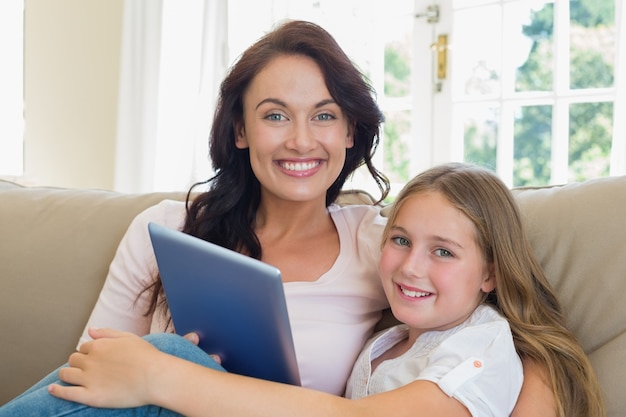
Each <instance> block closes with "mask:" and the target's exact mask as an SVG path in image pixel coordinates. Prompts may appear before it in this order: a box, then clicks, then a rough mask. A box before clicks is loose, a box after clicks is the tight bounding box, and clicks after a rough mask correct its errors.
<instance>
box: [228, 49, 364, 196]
mask: <svg viewBox="0 0 626 417" xmlns="http://www.w3.org/2000/svg"><path fill="white" fill-rule="evenodd" d="M243 104H244V120H243V125H242V126H237V127H236V146H237V147H238V148H240V149H243V148H249V149H250V163H251V165H252V169H253V171H254V174H255V175H256V177H257V178H258V179H259V181H260V183H261V188H262V192H263V198H268V197H270V196H274V197H278V198H280V199H283V200H288V201H309V200H312V199H320V198H323V199H325V196H326V190H327V189H328V188H329V187H330V186H331V185H332V184H333V182H335V180H336V179H337V177H338V176H339V173H340V172H341V170H342V168H343V165H344V161H345V159H346V149H347V148H351V147H352V146H353V143H354V142H353V135H352V134H353V132H352V128H351V126H349V123H348V120H347V119H346V117H345V116H344V114H343V111H342V109H341V108H340V107H339V106H338V105H337V103H335V101H334V100H333V98H332V97H331V95H330V93H329V92H328V89H327V88H326V82H325V80H324V76H323V75H322V72H321V70H320V68H319V66H318V65H317V64H316V63H315V61H313V60H312V59H310V58H308V57H305V56H299V55H296V56H291V55H290V56H279V57H277V58H275V59H274V60H272V61H271V62H270V63H269V64H268V65H267V66H266V67H265V68H264V69H263V70H262V71H260V72H259V73H258V74H257V75H256V76H255V77H254V79H253V80H252V82H251V84H250V86H249V88H248V90H247V91H246V93H245V94H244V100H243Z"/></svg>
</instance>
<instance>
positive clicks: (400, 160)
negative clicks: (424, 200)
mask: <svg viewBox="0 0 626 417" xmlns="http://www.w3.org/2000/svg"><path fill="white" fill-rule="evenodd" d="M410 141H411V112H410V111H409V110H406V111H392V112H387V113H385V125H384V140H383V144H382V145H383V158H384V161H383V169H382V170H383V172H384V173H385V174H386V175H387V177H388V178H389V180H390V181H391V182H392V183H406V182H407V181H408V180H409V164H410V156H411V152H410Z"/></svg>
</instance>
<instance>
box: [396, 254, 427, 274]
mask: <svg viewBox="0 0 626 417" xmlns="http://www.w3.org/2000/svg"><path fill="white" fill-rule="evenodd" d="M425 265H426V259H425V257H424V256H423V254H422V251H419V250H415V249H413V250H412V251H411V252H409V253H408V254H407V256H406V258H404V262H402V264H401V265H400V272H401V273H402V275H404V276H406V277H410V278H420V277H423V276H424V267H425Z"/></svg>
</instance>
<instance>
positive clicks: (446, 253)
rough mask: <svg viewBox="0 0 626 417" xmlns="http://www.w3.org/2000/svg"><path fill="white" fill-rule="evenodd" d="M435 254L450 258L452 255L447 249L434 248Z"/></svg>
mask: <svg viewBox="0 0 626 417" xmlns="http://www.w3.org/2000/svg"><path fill="white" fill-rule="evenodd" d="M435 255H437V256H440V257H442V258H450V257H452V252H450V251H449V250H447V249H435Z"/></svg>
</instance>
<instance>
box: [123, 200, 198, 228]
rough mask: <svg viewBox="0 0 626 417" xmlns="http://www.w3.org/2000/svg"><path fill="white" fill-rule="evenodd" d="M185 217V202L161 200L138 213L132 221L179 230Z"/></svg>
mask: <svg viewBox="0 0 626 417" xmlns="http://www.w3.org/2000/svg"><path fill="white" fill-rule="evenodd" d="M185 215H186V209H185V202H183V201H176V200H162V201H160V202H159V203H157V204H155V205H153V206H150V207H148V208H146V209H145V210H143V211H142V212H140V213H139V214H138V215H137V216H136V217H135V219H134V220H133V223H134V224H137V223H139V224H142V225H147V224H148V223H151V222H153V223H158V224H161V225H163V226H166V227H169V228H172V229H177V230H180V229H181V228H182V225H183V223H184V221H185Z"/></svg>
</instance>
